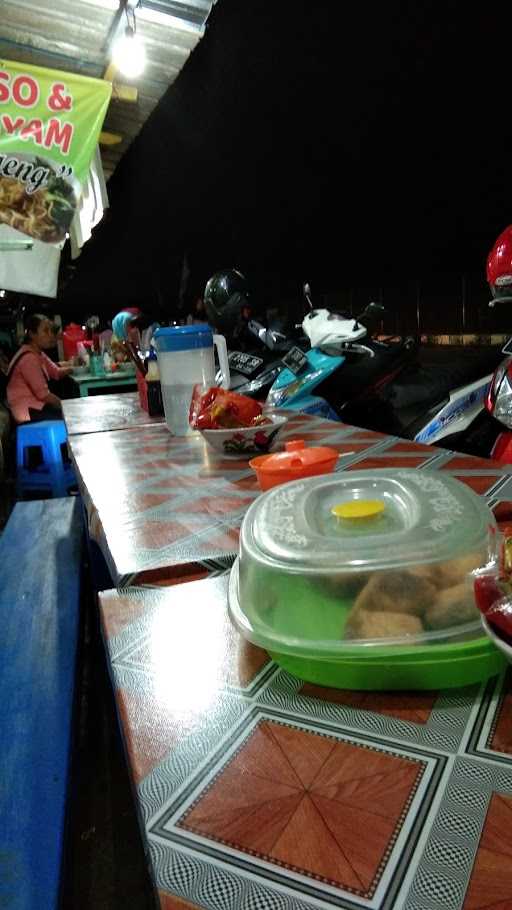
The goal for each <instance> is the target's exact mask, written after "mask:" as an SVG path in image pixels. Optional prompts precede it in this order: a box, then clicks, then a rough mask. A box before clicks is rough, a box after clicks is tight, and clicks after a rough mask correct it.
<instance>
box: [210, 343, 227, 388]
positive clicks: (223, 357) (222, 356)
mask: <svg viewBox="0 0 512 910" xmlns="http://www.w3.org/2000/svg"><path fill="white" fill-rule="evenodd" d="M213 343H214V345H215V347H216V348H217V354H218V357H219V366H220V371H221V373H222V382H221V388H223V389H229V386H230V382H231V375H230V372H229V360H228V349H227V346H226V339H225V338H224V335H214V336H213Z"/></svg>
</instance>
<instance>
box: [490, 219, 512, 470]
mask: <svg viewBox="0 0 512 910" xmlns="http://www.w3.org/2000/svg"><path fill="white" fill-rule="evenodd" d="M486 273H487V281H488V283H489V286H490V288H491V294H492V299H491V301H490V303H489V306H490V307H494V306H495V305H496V304H497V303H511V302H512V225H509V227H507V228H505V230H504V231H502V233H501V234H500V235H499V237H498V238H497V240H496V242H495V244H494V246H493V248H492V250H491V251H490V253H489V256H488V257H487V265H486ZM501 353H502V354H505V359H504V360H502V362H501V363H500V364H499V366H498V367H497V369H496V370H495V372H494V375H493V377H492V381H491V383H490V386H489V391H488V395H487V397H486V401H485V407H486V410H487V414H488V415H489V421H492V424H491V428H492V429H494V431H495V432H494V439H493V442H492V445H491V447H490V450H489V452H488V453H487V454H489V455H490V457H491V458H493V459H494V460H495V461H501V462H502V463H504V464H512V339H509V340H508V341H507V343H506V345H505V347H504V348H503V349H502V351H501ZM502 427H505V428H506V429H505V430H503V429H502ZM490 432H491V430H490Z"/></svg>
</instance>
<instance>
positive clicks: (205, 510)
mask: <svg viewBox="0 0 512 910" xmlns="http://www.w3.org/2000/svg"><path fill="white" fill-rule="evenodd" d="M108 397H110V396H108ZM287 416H288V418H289V423H288V425H287V427H286V428H285V430H284V431H283V434H282V436H281V437H280V439H281V442H284V441H285V440H286V439H287V438H303V439H304V441H305V442H306V444H307V445H318V444H324V445H332V446H334V447H335V448H336V449H337V450H338V452H339V453H340V457H341V458H342V459H346V460H347V462H348V464H347V468H346V470H350V471H352V470H360V469H374V468H386V467H392V468H416V467H422V466H423V465H425V464H426V462H427V461H428V460H430V459H431V458H432V457H433V456H434V455H435V454H437V453H438V452H439V451H442V450H439V449H436V448H434V447H431V446H423V445H420V444H418V443H414V442H409V441H399V440H398V441H397V440H396V439H395V438H392V437H386V436H384V435H382V434H379V433H373V432H371V431H367V430H361V429H357V428H356V427H347V426H345V425H344V424H341V423H335V422H333V421H328V420H323V419H320V418H315V417H311V416H309V415H307V414H294V415H293V416H291V417H290V413H289V412H288V414H287ZM376 447H377V448H376ZM70 448H71V453H72V457H73V460H74V464H75V467H76V470H77V476H78V478H79V483H80V489H81V492H82V494H83V497H84V502H85V504H86V508H87V511H88V514H89V525H90V533H91V535H92V537H93V539H94V540H95V541H96V542H97V543H98V545H99V546H100V548H101V550H102V552H103V555H104V557H105V559H106V561H107V563H108V564H109V566H110V567H111V568H112V570H113V581H114V583H115V584H120V583H123V579H124V578H125V577H126V576H131V575H134V574H138V575H139V581H142V580H143V579H142V578H141V574H140V573H145V572H153V571H155V570H159V569H166V568H168V567H173V566H176V565H179V564H187V563H188V564H190V563H194V562H198V561H200V560H204V559H211V558H214V557H215V556H218V555H219V554H222V553H226V552H234V551H236V549H237V547H238V528H239V526H240V524H241V522H242V519H243V515H244V513H245V511H246V510H247V508H248V506H249V505H250V503H251V502H252V501H253V499H254V498H255V496H257V495H258V493H259V490H258V487H257V483H256V478H255V476H254V474H253V472H252V470H251V468H250V467H249V466H248V459H247V458H240V459H239V458H229V459H228V458H225V457H224V456H221V455H219V454H218V453H216V452H215V451H214V450H212V449H211V448H209V447H208V446H207V444H206V443H205V442H204V440H203V439H202V438H201V437H194V436H191V437H181V438H177V437H173V436H171V435H170V433H169V432H168V430H167V427H166V426H165V425H162V424H160V425H152V426H136V427H134V428H132V429H124V430H120V431H112V432H102V433H93V434H91V433H89V434H83V435H75V436H72V437H71V439H70ZM354 459H355V461H354ZM341 464H342V465H343V461H342V462H341ZM100 465H101V469H100V470H99V466H100ZM441 468H442V469H443V470H450V471H461V470H464V471H472V472H473V473H472V474H469V473H467V474H462V475H459V474H458V475H457V476H458V477H459V479H460V480H461V481H462V482H463V483H466V484H468V485H469V486H471V487H472V488H473V489H474V490H476V491H477V492H478V493H486V492H487V491H488V490H489V489H490V488H491V486H493V485H494V484H495V483H496V481H497V480H498V479H499V478H500V476H501V468H500V466H498V465H496V463H495V462H491V461H485V460H484V459H472V458H469V457H468V456H453V457H452V458H450V459H449V460H448V462H447V464H442V465H441ZM489 468H491V469H492V470H493V473H492V474H491V475H489V474H484V473H482V472H483V470H484V469H486V470H487V471H488V470H489ZM150 583H151V582H150Z"/></svg>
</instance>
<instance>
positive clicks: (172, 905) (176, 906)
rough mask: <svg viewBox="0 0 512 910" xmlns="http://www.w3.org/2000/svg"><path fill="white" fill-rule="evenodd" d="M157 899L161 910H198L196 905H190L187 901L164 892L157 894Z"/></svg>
mask: <svg viewBox="0 0 512 910" xmlns="http://www.w3.org/2000/svg"><path fill="white" fill-rule="evenodd" d="M158 899H159V901H160V908H161V910H200V907H198V906H197V904H191V903H189V901H184V900H183V899H182V898H181V897H175V896H173V895H172V894H167V893H166V892H165V891H159V892H158Z"/></svg>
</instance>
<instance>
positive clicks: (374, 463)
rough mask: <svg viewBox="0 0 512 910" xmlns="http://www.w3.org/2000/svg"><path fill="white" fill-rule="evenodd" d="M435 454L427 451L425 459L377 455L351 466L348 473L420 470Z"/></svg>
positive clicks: (412, 456) (417, 456) (419, 456)
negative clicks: (384, 469)
mask: <svg viewBox="0 0 512 910" xmlns="http://www.w3.org/2000/svg"><path fill="white" fill-rule="evenodd" d="M434 454H435V452H434V451H433V450H432V449H430V450H427V452H426V454H425V455H424V456H423V457H422V456H421V455H411V456H409V457H407V456H405V455H404V456H401V455H390V456H385V455H381V456H377V455H376V456H375V458H363V459H362V460H361V461H358V462H357V463H356V464H353V465H350V466H349V467H348V468H347V471H370V470H373V469H374V468H419V467H420V465H422V464H425V462H426V461H427V460H428V459H429V458H432V456H433V455H434Z"/></svg>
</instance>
